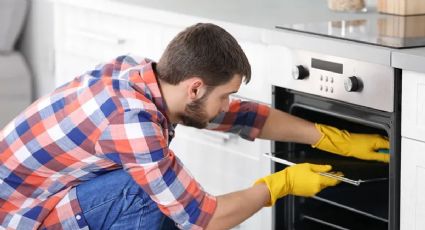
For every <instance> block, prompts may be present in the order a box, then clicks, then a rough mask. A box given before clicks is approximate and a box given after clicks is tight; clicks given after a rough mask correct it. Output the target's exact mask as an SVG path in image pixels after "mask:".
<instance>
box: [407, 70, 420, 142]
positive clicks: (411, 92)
mask: <svg viewBox="0 0 425 230" xmlns="http://www.w3.org/2000/svg"><path fill="white" fill-rule="evenodd" d="M402 94H403V96H402V98H401V99H402V116H401V119H402V120H401V135H402V136H404V137H409V138H413V139H416V140H420V141H425V73H418V72H412V71H405V70H403V79H402Z"/></svg>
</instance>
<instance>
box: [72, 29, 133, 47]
mask: <svg viewBox="0 0 425 230" xmlns="http://www.w3.org/2000/svg"><path fill="white" fill-rule="evenodd" d="M71 34H73V35H76V36H81V37H83V38H85V39H91V40H97V41H100V42H105V43H110V44H114V45H122V44H124V43H126V42H127V41H126V39H124V38H118V37H114V36H111V35H107V34H103V35H102V34H97V33H93V32H90V31H83V30H72V31H71Z"/></svg>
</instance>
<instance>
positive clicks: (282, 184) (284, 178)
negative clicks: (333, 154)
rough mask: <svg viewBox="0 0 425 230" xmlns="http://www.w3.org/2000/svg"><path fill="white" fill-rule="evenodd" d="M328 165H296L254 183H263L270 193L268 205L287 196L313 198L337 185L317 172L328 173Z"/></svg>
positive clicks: (334, 180) (334, 181)
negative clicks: (325, 189)
mask: <svg viewBox="0 0 425 230" xmlns="http://www.w3.org/2000/svg"><path fill="white" fill-rule="evenodd" d="M331 169H332V167H331V166H330V165H315V164H309V163H304V164H297V165H293V166H290V167H287V168H285V169H284V170H281V171H279V172H276V173H273V174H271V175H268V176H266V177H263V178H261V179H259V180H257V181H256V182H255V184H258V183H265V184H266V185H267V188H268V189H269V191H270V203H269V206H271V205H273V204H274V203H275V202H276V200H277V199H279V198H281V197H283V196H286V195H288V194H291V195H296V196H307V197H309V196H314V195H315V194H316V193H318V192H320V191H321V190H322V189H324V188H326V187H328V186H334V185H336V184H338V182H339V181H338V180H336V179H333V178H329V177H325V176H321V175H319V174H318V173H319V172H328V171H329V170H331Z"/></svg>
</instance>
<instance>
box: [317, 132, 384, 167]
mask: <svg viewBox="0 0 425 230" xmlns="http://www.w3.org/2000/svg"><path fill="white" fill-rule="evenodd" d="M315 125H316V128H317V130H319V132H320V133H321V134H322V137H321V138H320V140H319V141H318V142H317V143H316V144H314V145H312V147H313V148H318V149H321V150H325V151H328V152H331V153H335V154H338V155H341V156H349V157H355V158H359V159H362V160H376V161H381V162H389V161H390V155H389V154H385V153H378V152H377V151H378V150H379V149H389V148H390V144H389V142H388V140H387V139H385V138H384V137H382V136H380V135H377V134H356V133H349V132H347V131H346V130H339V129H337V128H335V127H332V126H327V125H322V124H315Z"/></svg>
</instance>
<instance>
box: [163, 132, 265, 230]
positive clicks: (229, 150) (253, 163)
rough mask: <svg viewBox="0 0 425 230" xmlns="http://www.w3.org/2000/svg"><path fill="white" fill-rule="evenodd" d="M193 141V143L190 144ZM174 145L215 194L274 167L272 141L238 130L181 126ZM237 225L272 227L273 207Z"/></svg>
mask: <svg viewBox="0 0 425 230" xmlns="http://www.w3.org/2000/svg"><path fill="white" fill-rule="evenodd" d="M188 143H189V144H188ZM170 148H171V149H173V150H174V152H175V153H176V154H177V155H178V156H179V157H180V158H181V160H182V161H183V162H184V163H185V166H186V167H187V168H189V169H190V171H191V173H192V174H193V175H194V176H195V178H196V179H197V180H198V182H199V183H200V184H201V185H202V186H203V188H204V189H205V190H206V191H208V192H209V193H211V194H213V195H222V194H225V193H229V192H234V191H237V190H241V189H245V188H247V187H249V186H251V185H252V184H253V183H254V181H255V180H257V179H258V178H260V177H262V176H265V175H267V174H269V173H270V171H271V168H270V167H271V163H270V160H268V159H267V158H265V157H263V156H262V154H263V153H265V152H268V151H270V142H269V141H265V140H256V141H255V142H251V141H247V140H244V139H242V138H240V137H239V136H237V135H235V134H228V133H221V132H215V131H209V130H198V129H195V128H190V127H185V126H178V127H177V129H176V137H175V139H174V140H173V142H172V143H171V146H170ZM235 229H252V230H256V229H271V208H263V209H262V210H261V211H259V212H257V213H256V214H254V216H253V217H251V218H249V219H248V220H246V221H245V222H243V223H242V224H240V225H239V226H237V227H236V228H235Z"/></svg>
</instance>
